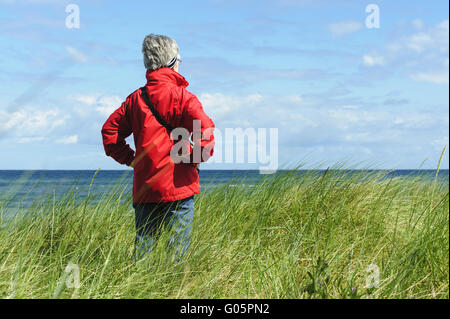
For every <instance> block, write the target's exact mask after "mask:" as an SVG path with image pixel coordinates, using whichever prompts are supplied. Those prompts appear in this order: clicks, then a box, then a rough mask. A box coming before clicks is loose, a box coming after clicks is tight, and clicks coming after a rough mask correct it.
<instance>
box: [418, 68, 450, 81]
mask: <svg viewBox="0 0 450 319" xmlns="http://www.w3.org/2000/svg"><path fill="white" fill-rule="evenodd" d="M411 78H412V79H413V80H415V81H418V82H430V83H435V84H448V83H449V73H448V71H447V72H438V73H416V74H413V75H411Z"/></svg>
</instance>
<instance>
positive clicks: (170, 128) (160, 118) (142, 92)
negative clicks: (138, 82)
mask: <svg viewBox="0 0 450 319" xmlns="http://www.w3.org/2000/svg"><path fill="white" fill-rule="evenodd" d="M141 95H142V98H143V99H144V101H145V104H147V106H148V108H149V109H150V111H151V112H152V113H153V115H154V116H155V118H156V120H157V121H158V122H159V124H161V125H162V126H164V127H165V128H166V130H167V131H169V133H170V132H172V130H173V127H172V126H170V125H169V124H168V123H167V122H166V121H164V119H163V118H162V117H161V115H159V113H158V112H157V111H156V109H155V107H154V106H153V104H152V102H151V101H150V98H149V97H148V94H147V89H146V88H145V86H144V87H141Z"/></svg>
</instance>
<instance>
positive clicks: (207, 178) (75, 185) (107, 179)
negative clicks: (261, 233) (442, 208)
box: [0, 169, 449, 212]
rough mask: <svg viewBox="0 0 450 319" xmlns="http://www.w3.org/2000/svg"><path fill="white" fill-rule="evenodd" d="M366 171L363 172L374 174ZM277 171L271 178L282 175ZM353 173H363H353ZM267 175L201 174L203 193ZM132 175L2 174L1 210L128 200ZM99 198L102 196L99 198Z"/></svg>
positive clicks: (444, 176)
mask: <svg viewBox="0 0 450 319" xmlns="http://www.w3.org/2000/svg"><path fill="white" fill-rule="evenodd" d="M373 171H374V170H366V171H364V172H373ZM283 172H284V171H277V172H276V173H274V174H272V176H276V175H277V174H282V173H283ZM324 172H325V170H314V171H313V173H317V174H318V175H320V174H323V173H324ZM351 172H352V173H360V172H361V171H359V170H352V171H351ZM383 172H385V173H386V175H385V177H384V178H390V177H403V178H410V177H417V176H420V177H423V178H425V179H429V180H430V181H431V180H433V179H434V178H435V176H436V171H435V170H390V171H383ZM296 173H298V174H299V176H301V175H302V174H306V173H311V171H308V170H298V171H296ZM264 177H265V178H267V175H265V174H260V172H259V171H258V170H200V184H201V186H202V188H201V189H202V191H208V190H209V189H212V188H214V187H216V186H218V185H223V184H227V183H228V184H229V186H236V185H238V184H245V185H248V186H252V185H253V184H254V183H256V182H257V181H258V180H259V179H261V178H264ZM437 178H438V180H440V181H443V182H444V183H447V184H448V182H449V170H448V169H447V170H440V171H439V173H438V175H437ZM132 183H133V172H132V171H131V170H99V171H94V170H0V209H1V210H3V211H9V212H11V211H14V210H17V209H22V208H26V207H29V206H31V205H32V204H33V202H36V201H38V200H42V199H43V198H44V199H45V198H58V197H59V196H62V195H63V194H64V193H66V192H68V191H73V192H76V197H77V200H82V199H83V198H86V196H88V194H90V195H91V196H92V197H94V198H95V197H96V195H101V194H105V193H108V192H110V191H112V190H113V189H114V187H117V186H118V185H120V189H121V191H124V193H125V197H126V196H129V195H131V189H132ZM97 197H99V196H97Z"/></svg>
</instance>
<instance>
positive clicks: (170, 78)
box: [145, 67, 189, 87]
mask: <svg viewBox="0 0 450 319" xmlns="http://www.w3.org/2000/svg"><path fill="white" fill-rule="evenodd" d="M145 77H146V78H147V84H154V83H156V82H169V83H173V84H176V85H177V86H181V87H187V86H188V85H189V82H188V81H186V79H185V78H184V76H182V75H181V74H180V73H178V72H176V71H174V70H173V69H171V68H167V67H164V68H160V69H158V70H155V71H153V70H147V72H146V73H145Z"/></svg>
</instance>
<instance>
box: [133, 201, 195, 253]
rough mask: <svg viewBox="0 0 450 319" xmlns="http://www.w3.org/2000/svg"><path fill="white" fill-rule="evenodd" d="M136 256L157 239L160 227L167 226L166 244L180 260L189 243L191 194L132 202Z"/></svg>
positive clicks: (191, 214) (191, 208)
mask: <svg viewBox="0 0 450 319" xmlns="http://www.w3.org/2000/svg"><path fill="white" fill-rule="evenodd" d="M133 207H134V209H135V223H136V241H135V252H136V255H135V257H136V258H140V257H142V256H143V255H144V254H146V253H149V252H150V251H151V250H152V249H153V248H154V246H155V244H156V241H157V240H158V237H159V234H160V231H161V228H162V227H167V228H169V231H170V232H171V237H170V239H169V245H170V246H172V247H173V248H175V257H176V260H177V261H180V260H181V259H182V257H183V256H184V254H185V253H186V252H187V250H188V249H189V246H190V244H191V233H192V221H193V219H194V196H191V197H188V198H185V199H181V200H177V201H173V202H161V203H136V204H133Z"/></svg>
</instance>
